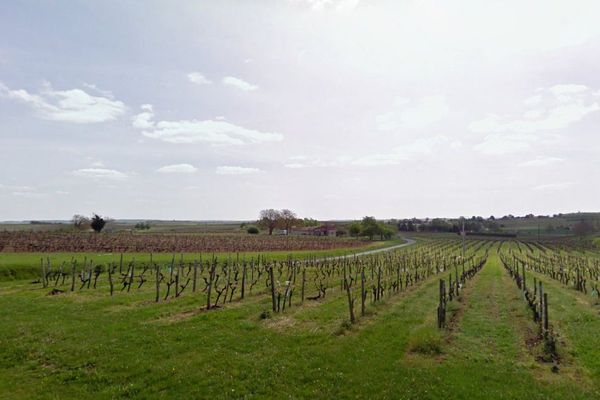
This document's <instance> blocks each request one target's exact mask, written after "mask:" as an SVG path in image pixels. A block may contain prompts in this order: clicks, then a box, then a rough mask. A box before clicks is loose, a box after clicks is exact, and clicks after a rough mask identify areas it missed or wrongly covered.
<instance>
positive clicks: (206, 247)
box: [0, 231, 365, 253]
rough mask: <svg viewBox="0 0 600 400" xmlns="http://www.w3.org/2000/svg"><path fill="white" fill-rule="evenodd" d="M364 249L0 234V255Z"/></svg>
mask: <svg viewBox="0 0 600 400" xmlns="http://www.w3.org/2000/svg"><path fill="white" fill-rule="evenodd" d="M364 245H365V242H364V241H361V240H356V239H341V238H330V237H314V236H266V235H257V236H245V235H244V236H242V235H222V234H216V235H201V234H133V233H119V234H101V235H98V234H95V233H87V232H74V233H64V232H24V231H20V232H9V231H4V232H0V252H106V253H120V252H125V253H128V252H133V253H143V252H145V253H200V252H203V253H212V252H215V253H216V252H264V251H293V250H314V251H319V250H331V249H339V248H353V247H360V246H364Z"/></svg>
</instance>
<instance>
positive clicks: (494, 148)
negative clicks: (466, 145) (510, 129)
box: [474, 133, 539, 155]
mask: <svg viewBox="0 0 600 400" xmlns="http://www.w3.org/2000/svg"><path fill="white" fill-rule="evenodd" d="M538 140H539V139H538V137H537V136H535V135H524V134H499V133H494V134H491V135H487V136H486V137H485V138H484V139H483V142H481V143H479V144H477V145H475V146H474V149H475V150H477V151H479V152H481V153H483V154H486V155H503V154H510V153H517V152H520V151H525V150H528V149H529V148H530V147H531V145H532V144H533V143H535V142H536V141H538Z"/></svg>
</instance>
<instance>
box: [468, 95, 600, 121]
mask: <svg viewBox="0 0 600 400" xmlns="http://www.w3.org/2000/svg"><path fill="white" fill-rule="evenodd" d="M523 104H524V105H525V109H524V110H523V111H522V112H521V115H519V116H511V115H508V116H504V117H501V116H498V115H495V114H491V115H488V116H486V117H485V118H483V119H481V120H478V121H474V122H472V123H471V124H470V125H469V129H470V130H471V131H473V132H480V133H481V132H484V133H499V132H519V133H534V132H538V131H547V130H557V129H564V128H566V127H568V126H569V125H571V124H573V123H576V122H578V121H580V120H581V119H583V118H584V117H585V116H586V115H588V114H590V113H593V112H596V111H598V110H600V104H599V103H598V102H596V101H595V99H594V98H593V94H592V92H591V90H590V89H589V88H588V87H586V86H583V85H575V84H564V85H554V86H552V87H549V88H546V89H544V88H542V89H538V90H537V93H536V94H535V95H534V96H531V97H529V98H527V99H526V100H525V101H524V102H523Z"/></svg>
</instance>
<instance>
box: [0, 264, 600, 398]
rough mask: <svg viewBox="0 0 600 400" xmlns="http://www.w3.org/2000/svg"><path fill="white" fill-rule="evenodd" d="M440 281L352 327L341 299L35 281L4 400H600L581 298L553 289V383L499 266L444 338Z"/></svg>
mask: <svg viewBox="0 0 600 400" xmlns="http://www.w3.org/2000/svg"><path fill="white" fill-rule="evenodd" d="M439 278H440V276H433V277H431V278H429V279H428V280H426V281H424V282H422V283H421V284H419V285H418V286H417V287H412V288H410V289H409V290H408V291H406V292H404V293H401V294H400V295H397V296H395V297H391V298H389V299H386V300H385V301H383V302H382V303H379V304H378V305H376V306H375V307H373V308H372V309H371V310H370V311H369V315H368V316H366V317H365V318H363V319H361V320H359V323H358V324H356V325H354V326H352V327H351V328H350V329H342V330H340V327H341V326H343V324H344V321H345V320H346V317H347V315H346V313H345V311H346V309H345V306H346V304H345V302H344V298H343V295H342V294H341V293H339V292H336V291H333V290H332V292H331V296H330V294H329V292H328V297H327V299H326V301H323V302H313V303H310V304H306V305H304V306H299V305H298V304H296V305H295V306H294V307H293V308H291V309H290V310H289V312H288V311H286V313H284V314H281V315H271V317H270V318H267V319H261V318H260V314H261V312H262V311H264V310H269V309H270V300H269V298H268V296H266V295H254V296H252V297H250V298H248V299H246V300H244V301H243V302H237V303H235V302H234V303H230V304H227V305H226V306H225V307H224V308H222V309H217V310H213V311H209V312H201V311H200V307H201V306H202V305H203V300H204V297H203V295H202V294H200V293H198V294H184V296H182V297H180V298H178V299H176V300H171V301H166V302H161V303H158V304H155V303H153V302H148V297H149V296H148V294H149V292H151V289H150V288H148V289H147V290H146V291H144V290H141V291H140V292H138V291H132V293H130V294H124V293H119V292H117V293H116V294H115V296H114V297H113V298H110V297H109V296H108V295H107V294H106V291H104V290H102V291H100V290H98V291H92V290H91V291H83V292H75V293H66V294H63V295H59V296H46V293H47V291H48V289H45V290H42V289H41V288H40V287H39V285H32V284H29V283H27V281H24V280H15V281H5V282H0V310H2V312H1V313H0V393H1V394H2V396H0V397H2V398H7V399H32V398H36V399H56V398H61V399H69V398H73V399H82V398H100V399H112V398H144V399H146V398H165V399H166V398H169V399H171V398H260V399H262V398H295V399H296V398H306V399H316V398H319V399H321V398H322V399H333V398H335V399H344V398H377V399H500V398H502V399H523V398H526V399H594V398H600V393H599V392H598V387H599V383H600V376H599V375H598V373H599V372H600V365H599V364H598V362H597V361H595V360H598V359H599V357H598V356H599V352H600V344H599V343H598V336H599V335H598V332H600V318H598V315H597V313H596V310H594V309H593V308H592V305H591V304H589V303H586V302H580V301H577V299H578V293H575V292H573V291H569V290H568V289H564V288H561V287H559V286H558V285H553V284H552V283H551V282H549V283H548V284H547V285H548V286H547V288H548V291H549V293H550V294H551V301H552V303H551V304H552V306H551V307H552V308H551V310H552V311H551V315H552V318H554V321H556V324H557V326H558V327H559V328H560V329H561V332H562V334H563V336H564V338H565V341H566V343H565V344H564V345H562V347H561V350H562V351H564V352H567V353H568V354H570V357H569V359H568V360H566V361H565V363H566V364H565V365H564V366H561V371H560V372H559V374H552V373H551V372H550V371H549V365H547V364H541V363H539V362H538V361H536V359H535V352H534V351H532V350H531V349H529V348H528V347H527V346H526V339H527V337H528V335H529V332H530V330H531V329H532V326H533V325H532V322H531V321H530V316H529V314H528V312H527V310H526V308H525V306H524V301H523V299H522V296H521V295H520V293H519V291H518V289H517V288H516V285H515V284H514V282H512V281H511V280H510V278H509V277H508V274H507V273H506V272H505V271H504V270H503V268H502V267H501V266H500V263H499V261H498V258H497V256H495V255H494V256H492V257H491V259H490V260H489V262H488V264H487V265H486V266H485V267H484V268H483V269H482V270H481V271H480V272H479V273H478V274H477V275H476V276H475V278H474V279H472V280H470V281H468V282H467V284H466V287H465V288H464V289H463V291H462V293H461V298H462V300H461V301H460V302H457V303H456V304H454V305H453V309H454V317H455V320H454V321H453V322H454V325H453V329H452V330H451V331H449V332H441V333H440V332H438V331H437V329H436V328H435V323H436V321H435V308H436V306H437V290H438V280H439ZM594 313H596V314H594ZM559 315H560V317H559Z"/></svg>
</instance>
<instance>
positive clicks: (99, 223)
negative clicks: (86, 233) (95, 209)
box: [90, 214, 106, 233]
mask: <svg viewBox="0 0 600 400" xmlns="http://www.w3.org/2000/svg"><path fill="white" fill-rule="evenodd" d="M90 225H91V226H92V229H93V230H94V231H95V232H96V233H99V232H100V231H101V230H102V228H104V225H106V220H105V219H104V218H102V217H101V216H99V215H98V214H94V216H93V217H92V222H91V223H90Z"/></svg>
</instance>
